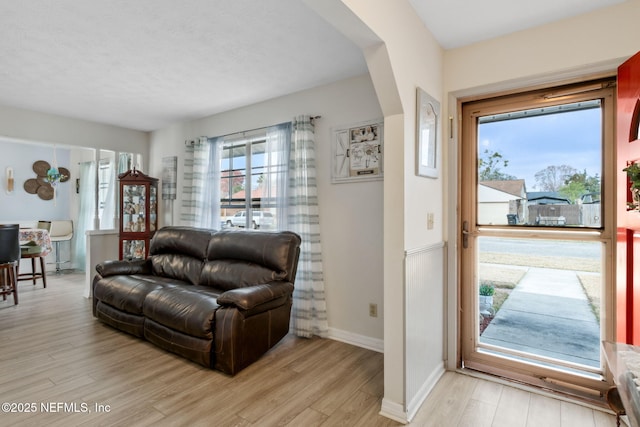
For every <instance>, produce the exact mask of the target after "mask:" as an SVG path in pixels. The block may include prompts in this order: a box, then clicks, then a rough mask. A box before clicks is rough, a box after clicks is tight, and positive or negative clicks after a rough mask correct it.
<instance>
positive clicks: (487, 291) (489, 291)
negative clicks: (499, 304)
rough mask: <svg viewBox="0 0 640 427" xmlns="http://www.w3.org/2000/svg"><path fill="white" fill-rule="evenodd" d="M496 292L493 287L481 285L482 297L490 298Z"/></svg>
mask: <svg viewBox="0 0 640 427" xmlns="http://www.w3.org/2000/svg"><path fill="white" fill-rule="evenodd" d="M495 292H496V290H495V289H494V288H493V286H491V285H480V295H482V296H486V297H490V296H492V295H493V294H494V293H495Z"/></svg>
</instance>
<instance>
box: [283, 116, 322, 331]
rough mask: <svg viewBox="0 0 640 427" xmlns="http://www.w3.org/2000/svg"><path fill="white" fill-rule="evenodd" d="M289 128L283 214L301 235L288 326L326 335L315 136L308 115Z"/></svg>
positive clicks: (295, 329) (299, 118)
mask: <svg viewBox="0 0 640 427" xmlns="http://www.w3.org/2000/svg"><path fill="white" fill-rule="evenodd" d="M291 127H292V134H291V151H290V160H289V195H288V209H287V217H288V227H289V229H290V230H291V231H295V232H296V233H298V234H299V235H300V237H301V238H302V244H301V247H300V261H299V262H298V273H297V276H296V283H295V289H294V291H293V309H292V315H291V328H292V329H293V331H294V333H295V334H296V335H298V336H301V337H311V336H312V335H317V336H320V337H326V336H327V334H328V331H329V325H328V322H327V306H326V301H325V294H324V275H323V267H322V245H321V242H320V213H319V208H318V186H317V182H316V154H315V139H314V132H313V124H312V122H311V117H309V116H297V117H296V118H295V119H294V121H293V122H292V126H291Z"/></svg>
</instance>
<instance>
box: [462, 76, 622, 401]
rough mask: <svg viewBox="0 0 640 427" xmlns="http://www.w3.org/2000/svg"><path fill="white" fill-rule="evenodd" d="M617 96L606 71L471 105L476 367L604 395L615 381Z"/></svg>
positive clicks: (468, 311)
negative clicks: (610, 366)
mask: <svg viewBox="0 0 640 427" xmlns="http://www.w3.org/2000/svg"><path fill="white" fill-rule="evenodd" d="M612 101H613V89H612V88H611V83H610V82H609V81H600V82H595V83H593V82H592V83H590V84H588V85H577V86H570V87H563V88H558V89H555V90H545V91H537V92H531V93H526V94H520V95H513V96H506V97H498V98H492V99H487V100H483V101H475V102H471V103H466V104H463V110H462V111H463V142H462V150H461V152H462V153H463V154H462V159H461V161H462V177H461V178H462V179H461V182H462V188H461V200H460V203H461V206H462V210H461V224H460V225H461V233H462V238H461V241H462V245H461V249H460V257H461V258H460V260H461V262H460V265H461V272H460V273H461V279H462V280H461V297H462V308H463V315H462V330H461V338H462V346H461V347H462V353H461V359H462V364H463V365H464V366H465V367H467V368H472V369H478V370H481V371H484V372H489V373H492V374H497V375H500V376H504V377H509V378H514V379H518V380H521V381H525V382H528V383H531V384H535V385H543V386H545V387H552V388H560V389H567V388H568V389H571V390H572V391H574V392H576V391H577V392H579V393H584V392H585V391H586V392H587V394H589V393H592V394H593V395H594V396H598V394H599V393H600V391H601V390H603V389H604V388H606V387H605V386H606V382H605V379H606V374H605V372H604V370H603V363H604V361H603V358H602V355H601V354H602V350H601V344H600V343H601V341H602V340H603V339H605V338H606V337H610V336H611V334H612V325H613V323H612V321H611V316H612V315H613V310H612V309H611V307H610V306H609V301H611V300H612V298H610V297H609V294H610V292H611V289H609V288H610V286H607V285H606V284H607V283H611V278H610V275H611V268H610V263H611V259H612V256H613V255H612V240H611V239H612V217H613V215H612V211H611V207H610V206H609V205H611V202H610V203H609V205H607V203H606V202H607V201H608V200H609V201H611V200H612V199H611V198H612V197H613V193H612V192H611V191H610V188H609V186H610V185H611V182H610V181H611V180H607V178H608V176H609V174H610V173H611V172H612V171H611V167H610V163H611V161H612V159H613V152H612V147H613V146H612V136H613V124H612V118H613V107H612V104H611V103H612ZM608 185H609V186H608Z"/></svg>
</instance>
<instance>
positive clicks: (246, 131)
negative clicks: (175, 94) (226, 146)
mask: <svg viewBox="0 0 640 427" xmlns="http://www.w3.org/2000/svg"><path fill="white" fill-rule="evenodd" d="M321 118H322V116H311V123H313V122H314V120H318V119H321ZM284 123H286V122H284ZM279 124H282V123H279ZM271 126H277V125H271ZM271 126H262V127H259V128H254V129H249V130H243V131H240V132H231V133H228V134H226V135H218V136H216V138H225V137H227V136H231V135H242V136H246V134H248V133H251V132H256V131H259V130H263V129H268V128H270V127H271ZM196 143H197V141H196V140H195V139H187V140H185V141H184V145H189V144H191V145H194V144H196Z"/></svg>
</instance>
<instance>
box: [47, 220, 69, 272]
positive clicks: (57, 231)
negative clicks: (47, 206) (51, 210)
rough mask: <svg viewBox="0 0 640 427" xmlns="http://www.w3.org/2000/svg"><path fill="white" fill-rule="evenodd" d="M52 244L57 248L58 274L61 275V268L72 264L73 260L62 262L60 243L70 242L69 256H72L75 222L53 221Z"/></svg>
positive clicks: (50, 234)
mask: <svg viewBox="0 0 640 427" xmlns="http://www.w3.org/2000/svg"><path fill="white" fill-rule="evenodd" d="M49 236H50V237H51V242H52V243H53V244H54V246H55V248H56V273H60V266H61V265H62V264H66V263H68V262H71V260H70V259H69V260H66V261H60V243H62V242H69V254H71V238H72V237H73V221H71V220H70V219H69V220H53V221H51V231H49Z"/></svg>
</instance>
